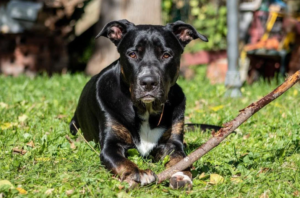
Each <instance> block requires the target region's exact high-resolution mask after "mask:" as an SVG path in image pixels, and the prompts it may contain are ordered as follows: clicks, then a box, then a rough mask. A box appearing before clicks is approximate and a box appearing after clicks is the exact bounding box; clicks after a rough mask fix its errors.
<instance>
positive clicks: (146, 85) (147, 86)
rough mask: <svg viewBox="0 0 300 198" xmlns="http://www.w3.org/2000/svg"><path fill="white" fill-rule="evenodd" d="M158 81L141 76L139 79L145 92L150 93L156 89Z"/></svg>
mask: <svg viewBox="0 0 300 198" xmlns="http://www.w3.org/2000/svg"><path fill="white" fill-rule="evenodd" d="M157 84H158V79H157V78H156V77H155V76H143V77H141V78H140V85H141V87H142V88H143V89H144V90H145V91H151V90H153V89H155V88H156V86H157Z"/></svg>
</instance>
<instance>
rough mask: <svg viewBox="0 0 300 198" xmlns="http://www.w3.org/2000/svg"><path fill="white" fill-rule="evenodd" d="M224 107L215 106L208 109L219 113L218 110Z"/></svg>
mask: <svg viewBox="0 0 300 198" xmlns="http://www.w3.org/2000/svg"><path fill="white" fill-rule="evenodd" d="M223 108H224V105H219V106H215V107H211V108H210V109H211V110H213V111H219V110H220V109H223Z"/></svg>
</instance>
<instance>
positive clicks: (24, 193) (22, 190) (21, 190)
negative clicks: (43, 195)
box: [16, 187, 27, 195]
mask: <svg viewBox="0 0 300 198" xmlns="http://www.w3.org/2000/svg"><path fill="white" fill-rule="evenodd" d="M16 189H17V190H18V191H19V193H20V194H21V195H26V194H27V191H26V190H24V189H23V188H20V187H18V188H16Z"/></svg>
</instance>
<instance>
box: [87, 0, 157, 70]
mask: <svg viewBox="0 0 300 198" xmlns="http://www.w3.org/2000/svg"><path fill="white" fill-rule="evenodd" d="M120 19H127V20H128V21H130V22H132V23H134V24H136V25H137V24H155V25H158V24H161V1H160V0H153V1H150V0H102V1H101V10H100V17H99V22H98V23H97V25H96V31H97V32H95V36H96V35H97V34H98V33H99V32H100V30H101V29H102V28H103V27H104V26H105V24H107V23H108V22H110V21H113V20H120ZM118 57H119V54H118V52H117V49H116V47H115V45H114V44H113V43H112V42H111V41H109V40H108V39H107V38H103V37H100V38H98V39H97V40H96V41H95V47H94V51H93V54H92V56H91V58H90V60H89V62H88V63H87V67H86V73H87V74H88V75H95V74H97V73H99V72H100V71H101V70H102V69H104V68H105V67H106V66H108V65H109V64H110V63H112V62H113V61H115V60H116V59H117V58H118Z"/></svg>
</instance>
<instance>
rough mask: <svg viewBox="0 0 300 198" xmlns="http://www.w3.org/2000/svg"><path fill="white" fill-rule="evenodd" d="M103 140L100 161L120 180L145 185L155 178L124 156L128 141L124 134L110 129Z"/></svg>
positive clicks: (152, 174) (152, 173) (151, 173)
mask: <svg viewBox="0 0 300 198" xmlns="http://www.w3.org/2000/svg"><path fill="white" fill-rule="evenodd" d="M123 132H124V131H123ZM127 140H128V139H127ZM130 141H131V138H130ZM104 142H105V144H104V145H103V147H102V150H101V154H100V159H101V163H102V164H103V165H104V166H105V167H106V168H107V169H108V170H110V171H111V172H112V173H113V174H116V175H118V176H119V177H120V179H121V180H122V181H126V182H128V183H129V184H130V186H133V185H135V184H136V183H140V184H141V185H147V184H150V183H152V182H154V181H155V180H156V175H155V174H154V172H152V171H151V170H140V169H139V168H138V167H137V165H136V164H134V163H133V162H131V161H130V160H128V159H127V158H126V157H125V152H126V149H125V148H126V145H128V142H126V138H124V134H123V136H122V135H120V132H119V131H114V130H112V131H111V132H109V137H107V138H106V140H105V141H104Z"/></svg>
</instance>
